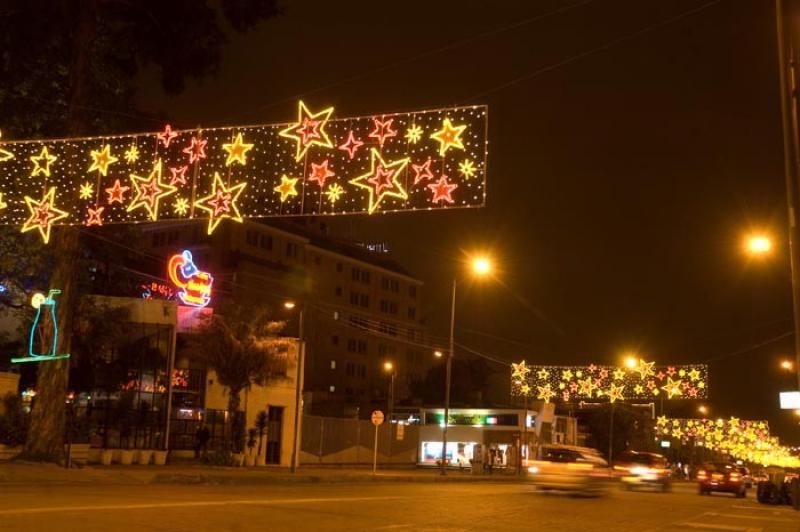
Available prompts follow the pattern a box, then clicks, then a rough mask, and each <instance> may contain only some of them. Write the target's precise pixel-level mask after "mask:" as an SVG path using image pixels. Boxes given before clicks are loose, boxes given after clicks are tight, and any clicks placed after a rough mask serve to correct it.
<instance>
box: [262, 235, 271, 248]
mask: <svg viewBox="0 0 800 532" xmlns="http://www.w3.org/2000/svg"><path fill="white" fill-rule="evenodd" d="M261 249H266V250H267V251H272V235H261Z"/></svg>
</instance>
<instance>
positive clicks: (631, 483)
mask: <svg viewBox="0 0 800 532" xmlns="http://www.w3.org/2000/svg"><path fill="white" fill-rule="evenodd" d="M614 476H615V477H618V478H619V479H620V480H621V481H622V483H623V485H624V486H625V488H626V489H631V490H632V489H635V488H637V487H654V488H657V489H659V490H661V491H662V492H665V491H669V489H670V487H671V485H672V482H671V480H670V469H669V464H668V463H667V459H666V458H664V457H663V456H661V455H660V454H656V453H646V452H637V451H626V452H624V453H622V455H620V457H619V459H618V460H617V461H616V463H615V464H614Z"/></svg>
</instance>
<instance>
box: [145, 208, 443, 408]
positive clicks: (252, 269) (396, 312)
mask: <svg viewBox="0 0 800 532" xmlns="http://www.w3.org/2000/svg"><path fill="white" fill-rule="evenodd" d="M145 236H146V238H147V241H146V247H147V248H149V250H148V253H150V254H151V255H156V256H158V257H162V258H164V259H166V257H168V256H169V255H172V254H174V253H177V252H180V251H181V250H183V249H188V250H190V251H191V252H192V254H193V257H194V262H195V264H197V266H198V267H199V268H201V269H203V270H205V271H208V272H210V273H211V274H212V275H213V276H214V285H213V286H214V291H215V300H216V301H217V302H220V301H223V300H224V299H226V298H233V299H234V300H236V301H237V302H238V303H245V304H250V303H254V302H257V301H263V302H264V303H267V304H269V305H270V306H271V307H272V308H274V309H275V311H276V317H277V318H283V319H287V320H289V325H288V327H289V331H288V332H289V334H297V333H300V332H302V336H303V338H304V339H305V342H306V361H305V385H304V391H305V393H306V411H307V412H312V411H313V412H314V413H319V414H328V415H357V414H358V413H359V411H360V412H362V413H363V415H366V414H368V413H369V411H370V409H372V408H375V407H381V406H383V407H386V406H388V405H386V402H387V399H388V396H389V386H390V383H391V375H390V373H389V372H388V371H387V370H386V368H385V367H384V363H385V362H391V363H392V368H393V369H392V371H394V372H395V379H394V387H395V388H394V400H395V402H398V403H399V402H402V401H404V400H408V399H409V395H410V391H409V386H410V385H411V383H413V382H414V381H416V380H420V379H422V378H424V376H425V372H426V371H427V369H428V364H429V363H430V360H431V354H430V353H429V352H428V350H426V349H425V348H424V347H421V346H422V344H423V343H422V334H423V331H424V326H423V323H422V320H421V318H420V316H421V312H420V306H421V303H422V282H421V281H420V280H418V279H415V278H414V277H412V276H411V275H409V274H408V273H407V272H405V271H404V270H403V269H402V268H401V267H400V266H399V265H397V264H396V263H395V262H394V261H392V260H390V259H389V258H388V255H387V254H386V253H384V252H383V248H382V247H378V248H374V249H377V251H371V250H370V248H369V247H367V246H359V245H357V244H355V243H351V242H347V241H344V240H337V239H334V238H331V237H330V236H328V235H327V234H326V229H325V225H324V224H323V223H319V224H316V223H315V222H314V221H313V220H311V221H308V222H306V223H305V224H300V223H291V222H273V221H270V222H269V223H259V222H255V221H247V220H246V221H244V222H243V223H241V224H238V223H227V224H222V225H220V227H219V228H217V230H216V231H215V232H214V233H213V234H212V235H210V236H209V235H206V231H205V227H204V225H203V224H202V223H200V222H188V223H176V224H171V225H164V224H160V225H159V226H158V227H153V228H152V229H151V230H148V231H147V232H146V233H145ZM159 263H161V264H165V261H162V260H156V261H154V262H153V265H154V267H146V268H145V269H147V270H149V273H151V274H153V275H154V276H155V277H164V273H163V270H162V271H161V272H159V271H158V267H159V266H158V264H159ZM286 300H293V301H295V302H296V307H295V308H294V309H293V310H292V311H287V310H286V309H284V308H283V305H282V304H283V302H284V301H286ZM213 305H214V303H212V306H213ZM301 312H302V329H303V330H302V331H298V329H299V327H300V324H299V321H301V320H299V319H298V318H299V316H300V313H301ZM292 313H294V314H292Z"/></svg>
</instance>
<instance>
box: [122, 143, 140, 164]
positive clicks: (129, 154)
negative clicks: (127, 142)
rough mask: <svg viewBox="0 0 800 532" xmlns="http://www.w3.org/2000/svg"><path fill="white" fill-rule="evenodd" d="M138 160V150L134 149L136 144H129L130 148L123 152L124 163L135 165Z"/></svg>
mask: <svg viewBox="0 0 800 532" xmlns="http://www.w3.org/2000/svg"><path fill="white" fill-rule="evenodd" d="M138 160H139V148H137V147H136V144H131V147H130V148H128V149H127V150H125V161H126V162H129V163H135V162H136V161H138Z"/></svg>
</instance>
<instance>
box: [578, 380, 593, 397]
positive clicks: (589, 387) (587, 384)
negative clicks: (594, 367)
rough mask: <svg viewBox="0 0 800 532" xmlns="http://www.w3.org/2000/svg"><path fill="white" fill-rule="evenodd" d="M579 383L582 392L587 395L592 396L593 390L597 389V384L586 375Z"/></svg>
mask: <svg viewBox="0 0 800 532" xmlns="http://www.w3.org/2000/svg"><path fill="white" fill-rule="evenodd" d="M578 385H579V386H580V394H581V395H585V396H587V397H591V396H592V392H593V391H594V389H595V385H594V383H593V382H592V378H591V377H586V378H585V379H583V380H582V381H578Z"/></svg>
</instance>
